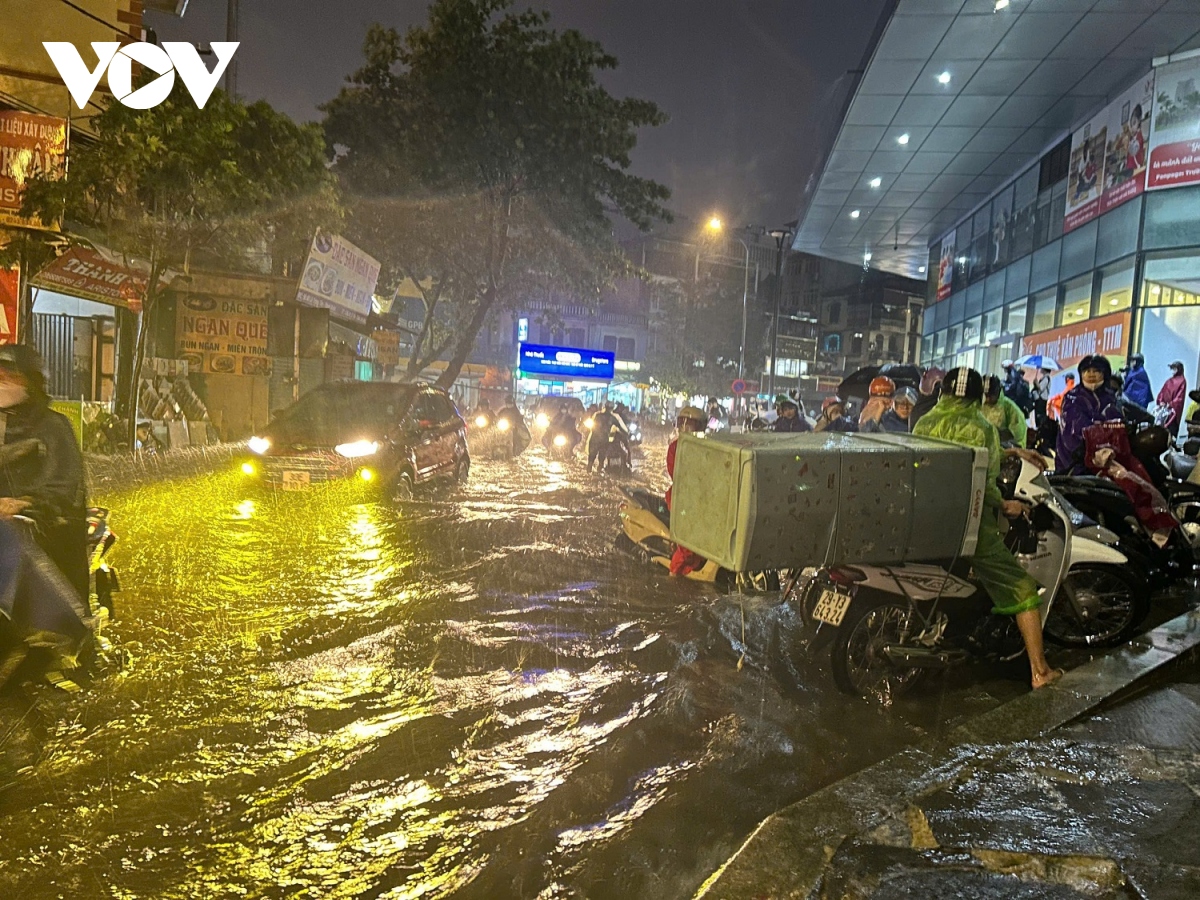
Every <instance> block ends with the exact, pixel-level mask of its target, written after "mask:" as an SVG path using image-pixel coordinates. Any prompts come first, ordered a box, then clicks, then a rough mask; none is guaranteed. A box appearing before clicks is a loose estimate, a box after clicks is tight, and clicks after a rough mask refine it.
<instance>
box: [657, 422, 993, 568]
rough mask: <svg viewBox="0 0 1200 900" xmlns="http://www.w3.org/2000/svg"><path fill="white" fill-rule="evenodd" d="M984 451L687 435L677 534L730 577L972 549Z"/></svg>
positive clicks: (676, 495) (932, 442)
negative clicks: (754, 572)
mask: <svg viewBox="0 0 1200 900" xmlns="http://www.w3.org/2000/svg"><path fill="white" fill-rule="evenodd" d="M986 482H987V451H986V450H979V449H973V448H970V447H963V446H961V445H958V444H952V443H949V442H947V441H942V440H937V439H935V438H927V437H917V436H916V435H911V434H770V433H768V434H762V433H748V434H723V433H719V434H713V435H705V436H696V435H684V436H683V437H682V438H681V439H680V441H679V447H678V450H677V455H676V458H675V479H674V486H673V487H672V488H671V537H672V539H673V540H674V541H675V542H676V543H678V544H681V545H683V546H684V547H686V548H688V549H689V550H692V551H694V552H696V553H699V554H700V555H702V556H704V557H705V558H706V559H711V560H714V561H716V562H717V563H718V564H720V565H721V566H724V567H725V568H727V569H730V570H732V571H735V572H747V571H759V570H763V569H781V568H800V567H804V566H824V565H832V564H836V563H854V562H859V563H864V564H875V565H888V564H899V563H903V562H907V561H910V560H913V561H916V560H937V559H950V558H953V557H955V556H958V555H960V554H961V555H964V556H969V555H970V554H972V553H973V552H974V551H975V541H976V535H977V532H978V526H979V517H980V514H981V512H982V508H983V493H984V488H985V485H986Z"/></svg>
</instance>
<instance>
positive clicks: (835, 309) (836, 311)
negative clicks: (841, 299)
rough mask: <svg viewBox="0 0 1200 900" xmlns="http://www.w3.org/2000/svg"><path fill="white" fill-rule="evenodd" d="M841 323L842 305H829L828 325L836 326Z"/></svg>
mask: <svg viewBox="0 0 1200 900" xmlns="http://www.w3.org/2000/svg"><path fill="white" fill-rule="evenodd" d="M841 321H842V304H840V303H830V304H829V324H830V325H838V324H840V323H841Z"/></svg>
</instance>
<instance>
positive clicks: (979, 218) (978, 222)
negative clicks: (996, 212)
mask: <svg viewBox="0 0 1200 900" xmlns="http://www.w3.org/2000/svg"><path fill="white" fill-rule="evenodd" d="M973 222H974V224H973V225H972V228H971V231H972V235H973V237H972V239H971V255H970V259H969V260H968V261H967V266H968V271H967V280H968V281H969V282H970V283H971V284H974V283H975V282H976V281H979V280H980V279H981V278H983V276H984V275H986V274H987V273H988V259H989V257H990V256H991V248H992V224H991V207H990V206H986V205H985V206H984V207H983V209H981V210H980V211H979V212H977V213H975V217H974V219H973Z"/></svg>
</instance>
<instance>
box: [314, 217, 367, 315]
mask: <svg viewBox="0 0 1200 900" xmlns="http://www.w3.org/2000/svg"><path fill="white" fill-rule="evenodd" d="M378 281H379V261H378V260H376V259H374V258H373V257H371V256H369V255H368V254H366V253H364V252H363V251H362V250H360V249H359V248H358V247H356V246H354V245H353V244H352V243H350V242H349V241H348V240H346V239H345V238H344V237H341V236H339V235H336V234H326V233H325V232H323V231H318V232H317V235H316V237H314V238H313V242H312V248H311V249H310V250H309V253H308V261H307V262H306V263H305V264H304V274H302V275H301V276H300V288H299V290H298V291H297V293H296V302H297V303H300V304H302V305H303V306H315V307H317V308H319V309H328V310H329V311H330V312H331V313H332V314H333V315H334V316H336V317H338V318H341V319H347V320H349V321H352V322H358V323H360V324H362V323H365V322H366V321H367V315H368V314H369V313H370V312H371V305H372V302H373V299H374V296H375V285H376V283H377V282H378Z"/></svg>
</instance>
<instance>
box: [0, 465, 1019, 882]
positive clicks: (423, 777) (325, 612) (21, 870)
mask: <svg viewBox="0 0 1200 900" xmlns="http://www.w3.org/2000/svg"><path fill="white" fill-rule="evenodd" d="M664 449H665V447H664V446H663V445H662V444H661V443H660V444H656V445H653V446H649V447H647V449H646V451H645V454H644V458H643V459H641V460H639V461H638V462H637V466H638V467H639V469H640V471H639V472H636V473H635V474H634V475H633V476H631V477H628V478H626V479H610V478H608V477H602V476H588V475H587V474H586V473H585V471H584V467H583V464H582V463H581V462H578V461H576V462H574V463H570V464H563V463H555V462H550V461H548V460H547V459H546V458H545V456H544V455H543V454H542V452H541V450H540V449H537V448H535V449H534V450H531V451H530V452H529V453H527V454H526V455H525V456H523V457H521V458H520V459H518V460H516V461H513V462H508V461H490V460H486V459H480V458H477V459H476V460H475V465H474V468H473V470H472V474H471V478H470V481H469V483H468V484H467V485H466V486H465V487H462V488H454V489H451V490H449V491H441V492H434V493H431V494H427V495H422V496H419V497H418V499H417V500H416V501H415V502H413V503H411V504H408V505H405V506H403V507H397V506H394V505H391V504H388V503H379V502H374V501H371V500H370V499H369V498H365V497H363V496H360V495H357V494H355V493H354V491H355V490H357V489H358V488H352V489H346V490H342V489H340V488H339V489H337V490H328V491H324V492H320V493H314V494H279V495H270V494H254V493H253V492H251V491H249V490H248V489H247V484H246V482H245V480H244V479H243V477H242V476H241V474H240V473H239V472H237V471H232V469H233V467H232V466H229V467H227V468H225V469H223V470H222V471H221V472H219V473H216V474H213V475H210V476H203V477H195V478H191V479H187V480H182V481H177V482H173V483H171V484H168V485H156V486H151V487H145V488H141V489H138V490H136V491H133V492H130V493H125V494H120V495H114V496H103V497H100V498H98V499H100V500H102V501H104V502H106V503H108V504H109V505H110V506H111V507H112V509H113V523H114V527H115V529H116V530H117V531H118V533H119V534H120V536H121V543H120V544H119V545H118V548H117V551H116V553H115V563H116V565H117V566H118V568H119V570H120V573H121V578H122V583H123V587H124V591H123V592H122V593H121V594H120V595H118V598H117V599H118V604H119V605H118V612H119V615H120V618H119V619H118V620H117V621H116V622H115V623H114V624H113V625H112V626H111V627H110V628H109V629H108V632H107V633H108V635H109V637H110V638H111V640H112V641H113V643H114V650H113V651H112V653H111V656H112V660H113V661H112V663H111V664H110V665H109V666H108V667H107V668H105V669H104V670H103V671H102V672H101V673H100V675H99V676H98V677H97V678H96V679H95V680H93V681H91V682H90V683H89V684H88V685H87V686H86V689H85V691H84V692H83V693H81V694H75V695H68V694H64V693H61V692H54V691H52V690H50V689H49V688H45V687H41V686H32V685H26V686H23V687H19V688H16V689H13V688H10V689H9V690H8V691H7V692H6V693H5V694H4V695H3V696H2V697H0V788H2V791H0V830H2V831H3V834H4V837H3V847H2V850H0V896H4V897H6V898H12V900H17V898H43V897H45V898H51V897H60V896H69V897H77V898H82V897H98V898H99V897H105V898H107V897H120V898H143V897H144V898H150V897H168V898H176V897H178V898H183V897H188V898H190V897H195V898H201V897H203V898H207V897H234V896H240V897H303V898H351V897H355V898H356V897H381V896H387V897H394V898H400V897H417V896H423V897H438V896H456V897H479V898H502V897H620V898H629V897H687V896H690V895H691V894H692V893H693V892H694V891H695V889H696V888H697V887H698V886H699V884H700V883H701V882H702V881H703V880H704V879H705V878H706V877H707V876H708V875H709V874H710V873H711V872H712V871H713V869H715V868H716V867H717V866H718V865H719V864H720V863H721V862H722V861H723V860H724V859H725V858H726V857H727V856H728V855H729V854H730V853H731V852H733V851H734V850H735V849H736V848H737V847H738V846H739V844H740V843H741V842H742V840H743V839H744V838H745V837H746V835H747V834H748V833H749V832H750V831H751V830H752V829H753V828H754V827H755V825H756V824H757V823H758V822H759V821H760V820H761V819H762V818H763V817H765V816H766V815H768V814H770V813H771V812H773V811H774V810H776V809H777V808H779V807H781V806H784V805H786V804H788V803H790V802H792V801H794V800H796V799H798V798H800V797H803V796H805V795H807V794H809V793H811V792H812V791H813V790H814V789H816V788H818V787H821V786H823V785H825V784H828V783H829V782H831V781H833V780H836V779H838V778H839V777H841V776H843V775H845V774H848V773H850V772H852V771H855V770H857V769H859V768H861V767H863V766H864V765H867V764H869V763H871V762H873V761H876V760H878V759H880V758H882V757H884V756H886V755H888V754H889V753H891V752H893V751H894V750H896V749H897V748H899V747H902V746H904V745H906V744H908V743H911V742H913V741H915V740H918V739H920V738H921V737H923V736H926V735H928V734H930V733H935V732H938V731H940V730H942V729H945V728H946V727H948V726H949V725H952V724H953V723H954V722H957V721H961V720H962V719H963V718H965V717H966V716H968V715H971V714H974V713H977V712H980V711H982V710H985V709H988V708H990V707H992V706H994V705H996V704H997V703H999V702H1002V701H1003V700H1005V699H1008V698H1010V697H1012V696H1015V695H1017V694H1019V693H1021V692H1023V691H1024V690H1025V689H1026V688H1025V686H1024V684H1023V680H1022V674H1025V676H1026V677H1027V670H1025V672H1024V673H1023V672H1022V668H1021V667H1020V666H1017V667H1016V668H1014V669H1013V670H1011V672H1009V671H1002V672H1000V673H999V674H996V673H988V672H979V671H975V670H970V671H957V672H954V673H952V674H951V675H949V676H948V677H946V678H934V679H931V680H930V682H929V683H928V685H927V686H926V687H924V688H923V689H922V690H921V691H919V692H917V694H916V696H915V697H913V698H912V699H909V700H906V701H905V702H904V703H903V704H901V705H899V706H898V707H896V708H893V709H890V710H883V709H878V708H875V707H872V706H869V705H867V704H865V703H861V702H857V701H852V700H849V699H847V698H845V697H842V696H840V695H838V694H837V693H836V691H835V689H834V688H833V685H832V682H831V680H830V679H829V677H828V675H827V674H826V673H825V672H824V671H823V667H822V666H818V665H813V666H808V665H803V664H801V665H793V664H791V663H789V662H788V661H787V660H786V659H785V657H786V654H784V653H782V652H781V649H780V648H781V646H783V644H784V643H785V642H784V641H783V640H782V638H783V637H784V636H786V634H787V633H788V628H787V627H786V626H787V619H788V615H787V613H786V611H783V612H781V610H780V608H779V607H778V597H777V595H766V596H762V597H736V596H726V597H722V596H719V595H718V594H717V593H716V592H715V591H713V590H711V589H708V588H706V587H705V586H702V585H697V584H694V583H688V582H673V581H671V580H670V579H668V578H667V577H666V576H665V573H663V572H656V571H654V570H651V569H649V568H647V567H646V566H645V565H644V564H642V563H639V562H637V561H634V560H632V559H630V558H628V557H626V556H624V555H621V554H618V553H617V552H615V551H614V550H613V539H614V537H615V535H616V529H617V521H618V520H617V516H616V509H617V505H618V503H619V502H620V499H621V497H620V494H619V492H618V490H617V485H618V484H621V483H625V484H631V485H648V486H650V487H652V488H655V489H661V488H662V487H664V486H665V478H664V476H663V475H661V474H660V473H662V472H663V454H664Z"/></svg>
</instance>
